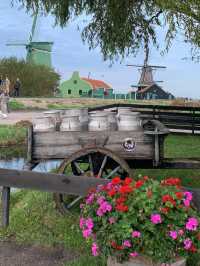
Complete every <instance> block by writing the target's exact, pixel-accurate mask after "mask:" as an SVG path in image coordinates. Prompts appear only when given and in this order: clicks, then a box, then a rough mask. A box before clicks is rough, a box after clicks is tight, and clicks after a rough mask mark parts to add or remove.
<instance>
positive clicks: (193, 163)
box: [158, 158, 200, 169]
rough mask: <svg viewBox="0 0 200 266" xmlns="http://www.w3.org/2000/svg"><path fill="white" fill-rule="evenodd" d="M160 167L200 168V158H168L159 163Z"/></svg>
mask: <svg viewBox="0 0 200 266" xmlns="http://www.w3.org/2000/svg"><path fill="white" fill-rule="evenodd" d="M158 168H160V169H200V160H198V159H173V158H172V159H169V158H168V159H167V158H165V159H164V160H163V161H162V164H161V165H159V167H158Z"/></svg>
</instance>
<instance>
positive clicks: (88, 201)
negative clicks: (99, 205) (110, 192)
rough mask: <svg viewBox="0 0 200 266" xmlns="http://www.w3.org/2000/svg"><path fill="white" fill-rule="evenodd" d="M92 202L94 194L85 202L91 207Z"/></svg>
mask: <svg viewBox="0 0 200 266" xmlns="http://www.w3.org/2000/svg"><path fill="white" fill-rule="evenodd" d="M93 201H94V194H93V193H92V194H90V195H89V196H88V197H87V199H86V200H85V202H86V204H88V205H91V204H92V203H93Z"/></svg>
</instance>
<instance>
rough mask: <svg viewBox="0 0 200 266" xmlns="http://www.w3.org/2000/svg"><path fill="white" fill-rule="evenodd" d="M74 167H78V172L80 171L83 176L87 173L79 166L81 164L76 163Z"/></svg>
mask: <svg viewBox="0 0 200 266" xmlns="http://www.w3.org/2000/svg"><path fill="white" fill-rule="evenodd" d="M74 165H75V166H76V168H77V170H79V171H80V173H81V174H82V175H83V174H84V173H85V171H83V169H81V167H80V166H79V164H78V163H77V162H74Z"/></svg>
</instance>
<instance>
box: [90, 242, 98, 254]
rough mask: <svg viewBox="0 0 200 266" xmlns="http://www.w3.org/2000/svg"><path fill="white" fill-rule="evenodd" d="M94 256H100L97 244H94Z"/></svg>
mask: <svg viewBox="0 0 200 266" xmlns="http://www.w3.org/2000/svg"><path fill="white" fill-rule="evenodd" d="M91 249H92V255H93V256H95V257H96V256H98V255H99V247H98V245H97V243H92V248H91Z"/></svg>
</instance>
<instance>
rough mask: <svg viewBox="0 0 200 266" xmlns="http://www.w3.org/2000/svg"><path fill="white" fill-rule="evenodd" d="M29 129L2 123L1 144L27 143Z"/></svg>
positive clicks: (0, 131) (0, 129) (0, 126)
mask: <svg viewBox="0 0 200 266" xmlns="http://www.w3.org/2000/svg"><path fill="white" fill-rule="evenodd" d="M26 132H27V129H26V128H25V127H17V126H10V125H7V126H6V125H0V146H8V145H11V144H12V145H14V144H22V143H25V140H26Z"/></svg>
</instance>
